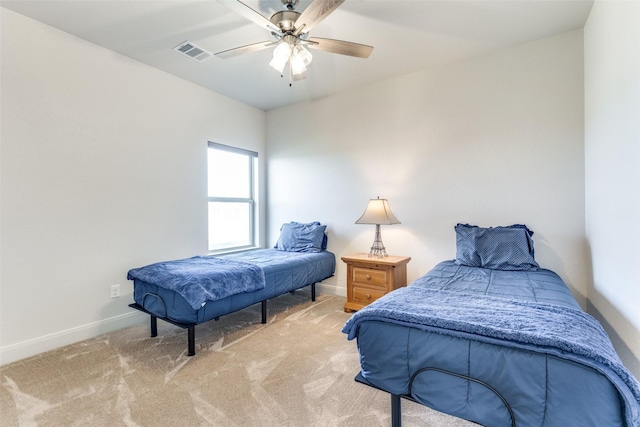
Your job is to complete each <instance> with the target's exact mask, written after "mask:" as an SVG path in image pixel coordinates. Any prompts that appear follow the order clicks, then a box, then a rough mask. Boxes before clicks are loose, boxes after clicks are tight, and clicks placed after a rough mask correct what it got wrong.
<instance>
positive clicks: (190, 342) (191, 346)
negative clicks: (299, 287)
mask: <svg viewBox="0 0 640 427" xmlns="http://www.w3.org/2000/svg"><path fill="white" fill-rule="evenodd" d="M307 286H311V301H313V302H315V300H316V284H315V283H311V284H310V285H307ZM293 292H294V291H290V293H293ZM150 296H152V297H155V298H157V299H158V300H159V301H160V302H161V303H162V306H163V308H164V313H165V316H164V317H163V316H157V315H155V314H153V313H152V312H150V311H148V310H147V309H145V308H144V307H143V306H142V305H140V304H138V303H133V304H129V307H131V308H134V309H136V310H139V311H141V312H143V313H146V314H148V315H149V316H150V318H151V319H150V322H151V324H150V329H151V337H157V336H158V319H160V320H163V321H165V322H167V323H171V324H172V325H176V326H179V327H180V328H182V329H186V330H187V356H195V354H196V325H198V324H199V323H185V322H178V321H176V320H173V319H171V318H169V317H167V305H166V304H165V302H164V300H163V299H162V297H161V296H160V295H157V294H154V293H150V292H148V293H146V294H145V295H144V296H143V297H142V304H144V303H145V301H146V299H147V297H150ZM267 301H268V300H266V299H265V300H262V301H260V304H261V319H260V320H261V323H262V324H265V323H267ZM243 308H247V307H243ZM243 308H239V309H238V310H234V311H230V312H229V313H225V314H231V313H234V312H236V311H240V310H242V309H243ZM218 319H220V316H217V317H215V318H213V319H211V320H218ZM202 323H203V322H202Z"/></svg>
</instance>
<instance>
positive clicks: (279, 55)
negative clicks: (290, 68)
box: [269, 43, 291, 74]
mask: <svg viewBox="0 0 640 427" xmlns="http://www.w3.org/2000/svg"><path fill="white" fill-rule="evenodd" d="M290 57H291V46H289V44H288V43H280V44H279V45H278V46H277V47H276V48H275V49H274V50H273V59H271V62H269V65H270V66H271V67H272V68H274V69H275V70H277V71H279V72H280V74H282V73H283V72H284V66H285V65H287V62H288V61H289V58H290Z"/></svg>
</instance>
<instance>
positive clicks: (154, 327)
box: [150, 314, 158, 337]
mask: <svg viewBox="0 0 640 427" xmlns="http://www.w3.org/2000/svg"><path fill="white" fill-rule="evenodd" d="M150 316H151V336H152V337H157V336H158V318H157V317H156V316H154V315H153V314H151V315H150Z"/></svg>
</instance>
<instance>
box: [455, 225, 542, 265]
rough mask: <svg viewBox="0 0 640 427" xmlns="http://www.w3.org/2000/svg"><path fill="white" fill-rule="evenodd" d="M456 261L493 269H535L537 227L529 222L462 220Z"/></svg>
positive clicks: (457, 241) (456, 228) (459, 228)
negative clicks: (487, 225)
mask: <svg viewBox="0 0 640 427" xmlns="http://www.w3.org/2000/svg"><path fill="white" fill-rule="evenodd" d="M455 230H456V264H459V265H466V266H469V267H481V268H490V269H492V270H520V271H535V270H537V269H538V268H540V266H539V265H538V263H537V262H536V260H535V257H534V255H535V254H534V248H533V239H532V238H531V236H533V231H531V230H529V229H528V228H527V226H526V225H522V224H514V225H510V226H508V227H490V228H481V227H478V226H475V225H469V224H458V225H456V227H455Z"/></svg>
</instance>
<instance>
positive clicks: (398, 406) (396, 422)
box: [355, 367, 516, 427]
mask: <svg viewBox="0 0 640 427" xmlns="http://www.w3.org/2000/svg"><path fill="white" fill-rule="evenodd" d="M425 371H436V372H440V373H443V374H448V375H452V376H454V377H457V378H462V379H465V380H468V381H472V382H474V383H476V384H480V385H482V386H484V387H486V388H487V389H488V390H490V391H491V392H493V393H494V394H495V395H496V396H498V398H499V399H500V400H501V401H502V403H503V404H504V406H505V408H506V409H507V411H508V412H509V417H510V418H511V427H516V419H515V415H514V413H513V410H512V409H511V405H509V402H507V400H506V399H505V398H504V397H503V396H502V395H501V394H500V392H498V391H497V390H496V389H495V388H493V387H492V386H491V385H490V384H487V383H486V382H484V381H482V380H479V379H477V378H473V377H469V376H467V375H462V374H458V373H456V372H451V371H447V370H445V369H440V368H431V367H427V368H421V369H418V370H417V371H416V372H415V373H414V374H413V375H412V376H411V378H410V380H409V393H408V394H393V393H390V392H389V391H387V390H385V389H382V388H380V387H377V386H375V385H373V384H371V383H369V382H368V381H367V380H366V379H365V378H364V377H363V376H362V373H358V375H356V377H355V381H356V382H359V383H361V384H364V385H367V386H369V387H373V388H375V389H377V390H380V391H384V392H386V393H389V395H390V396H391V426H392V427H401V426H402V399H406V400H409V401H411V402H415V403H418V404H421V405H422V403H421V402H419V401H418V400H417V399H416V398H414V397H413V390H412V389H413V381H414V379H415V378H416V376H417V375H419V374H420V373H422V372H425ZM472 422H473V421H472Z"/></svg>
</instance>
